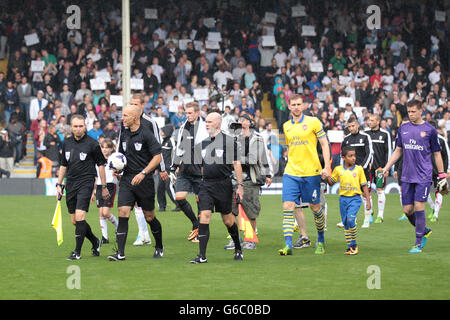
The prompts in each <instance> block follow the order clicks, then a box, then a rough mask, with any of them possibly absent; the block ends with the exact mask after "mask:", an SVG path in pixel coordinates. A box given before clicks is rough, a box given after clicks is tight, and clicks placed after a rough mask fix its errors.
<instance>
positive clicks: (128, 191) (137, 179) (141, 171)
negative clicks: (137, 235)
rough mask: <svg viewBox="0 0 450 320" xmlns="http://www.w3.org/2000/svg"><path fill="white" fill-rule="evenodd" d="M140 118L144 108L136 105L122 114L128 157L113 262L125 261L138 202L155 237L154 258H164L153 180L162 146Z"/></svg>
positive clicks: (122, 146) (123, 147) (123, 150)
mask: <svg viewBox="0 0 450 320" xmlns="http://www.w3.org/2000/svg"><path fill="white" fill-rule="evenodd" d="M140 115H141V114H140V109H139V107H137V106H135V105H129V106H127V107H125V108H124V110H123V113H122V122H123V125H124V127H125V128H124V129H123V130H122V131H121V133H120V145H119V152H121V153H123V154H124V155H125V157H126V158H127V166H126V167H125V169H124V171H123V175H122V177H121V179H120V183H119V197H118V207H119V225H118V227H117V235H116V240H117V247H118V250H117V252H116V253H115V254H113V255H110V256H108V259H109V260H110V261H122V260H125V243H126V241H127V235H128V220H129V217H130V212H131V210H132V209H133V207H134V205H135V203H137V205H138V206H139V207H141V208H142V210H143V211H144V216H145V220H146V221H147V223H148V224H149V225H150V229H151V232H152V234H153V236H154V238H155V252H154V254H153V258H162V257H163V255H164V247H163V244H162V228H161V224H160V223H159V221H158V219H156V217H155V211H154V209H155V185H154V181H153V177H152V175H153V172H154V170H155V169H156V168H157V167H158V166H159V164H160V162H161V145H160V144H159V142H158V140H156V138H155V136H154V135H153V133H152V132H151V131H150V130H149V128H148V127H147V126H144V125H142V123H141V117H140ZM115 174H116V175H118V174H117V173H115Z"/></svg>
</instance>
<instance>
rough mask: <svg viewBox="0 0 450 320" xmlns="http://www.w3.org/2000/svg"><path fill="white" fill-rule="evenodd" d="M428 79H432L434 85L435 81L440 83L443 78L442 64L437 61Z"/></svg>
mask: <svg viewBox="0 0 450 320" xmlns="http://www.w3.org/2000/svg"><path fill="white" fill-rule="evenodd" d="M428 80H430V83H431V84H432V85H433V84H435V83H438V82H439V81H440V80H441V66H440V65H439V64H438V63H436V64H435V65H434V70H433V72H431V73H430V74H429V75H428Z"/></svg>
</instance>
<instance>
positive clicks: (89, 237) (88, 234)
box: [85, 220, 97, 247]
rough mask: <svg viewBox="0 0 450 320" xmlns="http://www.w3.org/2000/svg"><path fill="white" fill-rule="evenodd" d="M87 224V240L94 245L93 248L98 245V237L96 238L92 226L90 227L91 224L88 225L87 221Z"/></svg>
mask: <svg viewBox="0 0 450 320" xmlns="http://www.w3.org/2000/svg"><path fill="white" fill-rule="evenodd" d="M85 222H86V238H88V239H89V241H90V242H91V243H92V246H94V247H95V246H96V245H97V237H96V236H94V234H93V233H92V230H91V226H90V225H89V223H87V221H86V220H85Z"/></svg>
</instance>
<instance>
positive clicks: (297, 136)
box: [283, 115, 326, 177]
mask: <svg viewBox="0 0 450 320" xmlns="http://www.w3.org/2000/svg"><path fill="white" fill-rule="evenodd" d="M283 130H284V135H285V137H286V144H287V146H288V147H289V153H288V163H287V165H286V169H285V170H284V173H285V174H288V175H291V176H295V177H312V176H317V175H319V174H320V172H321V171H322V166H321V165H320V161H319V156H318V154H317V142H318V139H320V138H325V137H326V133H325V131H323V128H322V123H321V122H320V120H319V119H318V118H316V117H310V116H305V115H303V116H302V118H301V119H300V120H299V121H298V122H294V121H293V120H292V119H291V120H289V121H287V122H285V123H284V125H283Z"/></svg>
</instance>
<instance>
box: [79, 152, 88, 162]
mask: <svg viewBox="0 0 450 320" xmlns="http://www.w3.org/2000/svg"><path fill="white" fill-rule="evenodd" d="M86 156H87V154H86V153H84V152H80V160H81V161H84V160H86Z"/></svg>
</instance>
